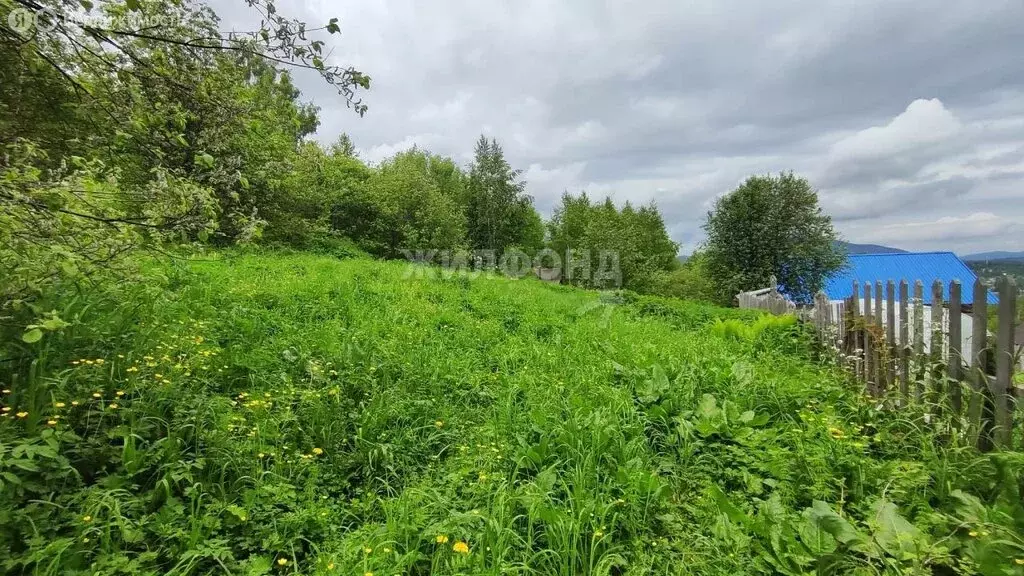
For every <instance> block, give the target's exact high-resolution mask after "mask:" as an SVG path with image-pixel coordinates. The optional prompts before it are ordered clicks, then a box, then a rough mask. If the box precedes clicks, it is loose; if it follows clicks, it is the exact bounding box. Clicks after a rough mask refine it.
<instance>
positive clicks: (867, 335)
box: [864, 282, 875, 395]
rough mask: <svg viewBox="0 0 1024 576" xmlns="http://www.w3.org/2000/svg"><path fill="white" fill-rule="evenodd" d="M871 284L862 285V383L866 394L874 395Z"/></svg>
mask: <svg viewBox="0 0 1024 576" xmlns="http://www.w3.org/2000/svg"><path fill="white" fill-rule="evenodd" d="M872 319H873V315H872V313H871V282H865V283H864V383H865V384H866V385H867V388H868V392H870V393H871V394H872V395H874V393H875V384H874V382H873V381H872V380H873V379H874V376H875V363H874V362H873V360H874V355H875V340H874V338H873V337H872V335H871V321H872Z"/></svg>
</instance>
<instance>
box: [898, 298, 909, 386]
mask: <svg viewBox="0 0 1024 576" xmlns="http://www.w3.org/2000/svg"><path fill="white" fill-rule="evenodd" d="M909 293H910V290H909V286H908V284H907V281H906V280H900V356H899V358H900V395H901V396H902V398H901V399H900V405H901V406H903V405H905V404H906V402H907V399H908V398H909V397H910V318H909V315H908V314H907V305H908V302H907V300H909V299H910V297H909Z"/></svg>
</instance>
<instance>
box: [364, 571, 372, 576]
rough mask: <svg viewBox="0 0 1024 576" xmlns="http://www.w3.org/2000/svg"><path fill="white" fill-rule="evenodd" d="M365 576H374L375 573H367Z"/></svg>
mask: <svg viewBox="0 0 1024 576" xmlns="http://www.w3.org/2000/svg"><path fill="white" fill-rule="evenodd" d="M363 576H373V572H367V573H365V574H363Z"/></svg>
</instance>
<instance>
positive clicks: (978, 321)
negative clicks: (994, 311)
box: [967, 279, 992, 452]
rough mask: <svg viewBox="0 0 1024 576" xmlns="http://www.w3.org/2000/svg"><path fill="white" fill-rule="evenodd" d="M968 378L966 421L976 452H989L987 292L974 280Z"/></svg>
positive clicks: (990, 408) (990, 411)
mask: <svg viewBox="0 0 1024 576" xmlns="http://www.w3.org/2000/svg"><path fill="white" fill-rule="evenodd" d="M971 368H972V370H971V373H972V374H973V375H974V377H973V378H972V379H971V383H972V384H973V388H974V390H973V393H972V394H971V398H970V401H969V402H968V405H967V414H968V418H969V419H970V422H971V424H972V425H974V424H975V423H976V425H977V431H978V441H977V442H978V449H979V450H981V451H982V452H988V451H989V450H991V449H992V393H991V390H990V388H989V384H988V289H986V288H985V285H984V284H982V283H981V280H980V279H978V280H975V281H974V299H973V303H972V304H971Z"/></svg>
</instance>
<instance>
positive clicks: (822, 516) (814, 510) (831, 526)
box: [808, 500, 866, 546]
mask: <svg viewBox="0 0 1024 576" xmlns="http://www.w3.org/2000/svg"><path fill="white" fill-rule="evenodd" d="M808 511H809V513H808V518H809V519H810V520H811V522H813V523H814V524H815V525H817V526H818V527H820V528H821V529H822V530H824V531H825V532H828V533H829V534H831V535H832V537H833V538H835V539H836V540H838V541H839V542H842V543H843V544H845V545H847V546H850V545H852V544H857V543H860V542H864V541H865V540H866V539H865V537H864V535H863V534H861V533H860V532H858V531H857V529H856V528H854V527H853V524H850V522H849V521H848V520H846V519H845V518H843V517H842V516H840V515H839V514H838V513H836V511H835V510H833V509H832V507H831V506H829V505H828V504H827V503H825V502H822V501H821V500H815V501H814V503H813V504H812V506H811V507H810V508H808Z"/></svg>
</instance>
